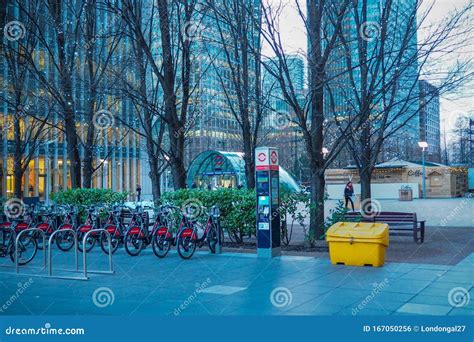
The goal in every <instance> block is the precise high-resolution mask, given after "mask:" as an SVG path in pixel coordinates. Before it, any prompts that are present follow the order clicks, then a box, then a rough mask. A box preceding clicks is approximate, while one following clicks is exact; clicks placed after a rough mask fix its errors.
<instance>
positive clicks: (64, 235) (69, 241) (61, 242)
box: [56, 230, 74, 252]
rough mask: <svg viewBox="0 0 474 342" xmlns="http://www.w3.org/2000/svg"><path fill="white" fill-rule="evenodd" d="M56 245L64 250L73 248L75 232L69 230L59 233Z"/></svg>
mask: <svg viewBox="0 0 474 342" xmlns="http://www.w3.org/2000/svg"><path fill="white" fill-rule="evenodd" d="M56 246H58V248H59V249H60V250H62V251H63V252H67V251H69V250H71V248H72V247H74V234H73V233H72V232H71V231H68V230H66V231H64V232H59V233H57V234H56Z"/></svg>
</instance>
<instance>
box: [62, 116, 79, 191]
mask: <svg viewBox="0 0 474 342" xmlns="http://www.w3.org/2000/svg"><path fill="white" fill-rule="evenodd" d="M64 122H65V129H66V140H67V157H68V159H69V163H70V174H71V187H72V188H73V189H75V188H80V187H81V158H80V156H79V148H78V146H77V144H78V140H77V132H76V125H75V120H74V112H73V111H72V110H68V112H67V113H66V115H65V120H64Z"/></svg>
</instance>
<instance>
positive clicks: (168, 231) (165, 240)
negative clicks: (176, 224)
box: [152, 204, 183, 258]
mask: <svg viewBox="0 0 474 342" xmlns="http://www.w3.org/2000/svg"><path fill="white" fill-rule="evenodd" d="M173 209H178V210H179V208H178V207H175V206H172V205H169V204H165V205H162V206H161V207H159V208H158V211H157V215H156V220H155V223H154V225H153V231H154V232H155V233H154V234H153V241H152V247H153V252H154V253H155V255H156V256H157V257H159V258H164V257H165V256H166V255H167V254H168V252H169V251H170V249H171V246H172V245H173V246H176V236H177V235H176V236H174V235H173V231H172V222H173V212H172V210H173ZM182 226H183V221H181V224H180V228H181V227H182ZM178 231H180V229H178Z"/></svg>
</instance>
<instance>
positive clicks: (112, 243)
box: [100, 228, 120, 254]
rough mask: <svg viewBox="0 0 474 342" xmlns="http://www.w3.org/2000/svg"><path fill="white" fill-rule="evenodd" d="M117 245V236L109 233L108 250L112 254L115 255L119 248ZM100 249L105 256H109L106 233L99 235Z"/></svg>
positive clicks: (118, 239)
mask: <svg viewBox="0 0 474 342" xmlns="http://www.w3.org/2000/svg"><path fill="white" fill-rule="evenodd" d="M106 229H107V228H106ZM119 244H120V238H119V236H117V235H115V233H110V248H111V249H112V253H115V251H116V250H117V249H118V247H119ZM100 248H102V251H104V253H105V254H109V239H108V237H107V234H106V233H102V234H101V235H100Z"/></svg>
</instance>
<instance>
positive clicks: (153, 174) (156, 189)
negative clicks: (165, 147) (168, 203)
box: [148, 156, 161, 201]
mask: <svg viewBox="0 0 474 342" xmlns="http://www.w3.org/2000/svg"><path fill="white" fill-rule="evenodd" d="M148 158H149V160H150V173H149V174H150V180H151V192H152V195H153V200H154V201H157V200H158V199H159V198H160V196H161V184H160V181H161V174H160V172H159V170H158V159H157V158H154V157H153V158H150V156H149V157H148Z"/></svg>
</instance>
